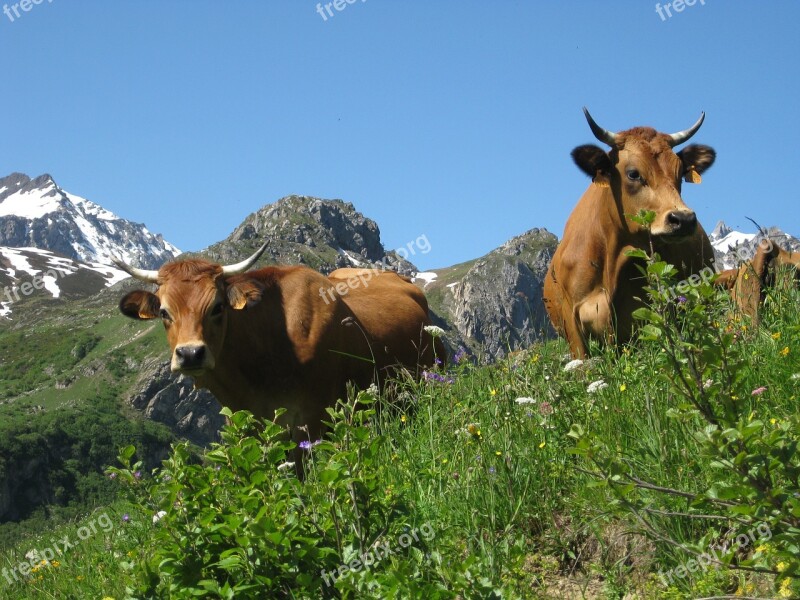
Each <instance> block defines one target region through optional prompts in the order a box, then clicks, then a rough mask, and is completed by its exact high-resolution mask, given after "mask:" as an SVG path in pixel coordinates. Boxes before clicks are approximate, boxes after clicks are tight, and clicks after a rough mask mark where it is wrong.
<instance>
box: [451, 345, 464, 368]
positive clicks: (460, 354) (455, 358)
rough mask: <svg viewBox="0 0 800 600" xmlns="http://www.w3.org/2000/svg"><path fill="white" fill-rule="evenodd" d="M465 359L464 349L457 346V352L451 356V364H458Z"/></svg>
mask: <svg viewBox="0 0 800 600" xmlns="http://www.w3.org/2000/svg"><path fill="white" fill-rule="evenodd" d="M466 358H467V351H466V350H465V349H464V347H463V346H459V347H458V350H457V351H456V353H455V355H453V362H454V363H456V364H459V363H460V362H461V361H463V360H465V359H466Z"/></svg>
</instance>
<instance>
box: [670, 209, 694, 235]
mask: <svg viewBox="0 0 800 600" xmlns="http://www.w3.org/2000/svg"><path fill="white" fill-rule="evenodd" d="M667 223H668V224H669V225H671V226H672V227H673V229H674V232H675V233H691V232H692V231H694V228H695V227H697V215H696V214H695V213H693V212H690V211H681V212H678V211H676V212H671V213H669V214H668V215H667Z"/></svg>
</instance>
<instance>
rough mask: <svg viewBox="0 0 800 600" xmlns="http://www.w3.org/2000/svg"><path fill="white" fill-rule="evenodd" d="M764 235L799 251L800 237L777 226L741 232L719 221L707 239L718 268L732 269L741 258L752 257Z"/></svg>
mask: <svg viewBox="0 0 800 600" xmlns="http://www.w3.org/2000/svg"><path fill="white" fill-rule="evenodd" d="M765 237H768V238H769V239H770V241H771V242H772V243H773V244H777V245H778V246H780V247H781V248H783V249H784V250H790V251H792V252H797V251H800V239H797V238H796V237H794V236H792V235H789V234H788V233H785V232H784V231H782V230H781V229H779V228H778V227H769V228H767V229H765V230H764V231H763V232H758V233H742V232H741V231H736V230H734V229H731V228H730V227H728V226H727V225H726V224H725V223H724V222H723V221H720V222H719V223H717V226H716V227H715V228H714V231H712V232H711V233H710V234H709V236H708V239H709V240H710V241H711V245H712V246H713V247H714V253H715V255H716V259H717V264H718V266H719V267H720V269H732V268H734V267H736V266H738V265H739V264H740V263H741V262H742V261H743V260H748V259H750V258H752V257H753V255H754V254H755V252H756V248H757V247H758V244H759V242H760V241H761V240H762V239H764V238H765Z"/></svg>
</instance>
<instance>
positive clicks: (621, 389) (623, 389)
mask: <svg viewBox="0 0 800 600" xmlns="http://www.w3.org/2000/svg"><path fill="white" fill-rule="evenodd" d="M627 389H628V386H627V385H625V384H624V383H623V384H622V385H621V386H619V391H620V392H624V391H625V390H627Z"/></svg>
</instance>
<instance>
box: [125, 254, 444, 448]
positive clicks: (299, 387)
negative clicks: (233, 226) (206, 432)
mask: <svg viewBox="0 0 800 600" xmlns="http://www.w3.org/2000/svg"><path fill="white" fill-rule="evenodd" d="M265 248H266V244H265V245H264V246H262V247H261V248H260V249H259V250H258V251H257V252H256V253H255V254H254V255H253V256H251V257H250V258H248V259H247V260H245V261H242V262H241V263H238V264H236V265H231V266H225V267H223V266H221V265H218V264H214V263H210V262H207V261H205V260H199V259H188V260H182V261H177V262H171V263H167V264H165V265H163V266H162V267H161V268H160V269H159V270H158V271H144V270H141V269H137V268H134V267H130V266H128V265H126V264H124V263H122V262H121V261H115V262H116V264H117V265H118V266H119V267H120V268H121V269H123V270H125V271H126V272H127V273H129V274H130V275H132V276H134V277H136V278H138V279H140V280H143V281H148V282H152V283H157V284H158V286H159V287H158V289H157V291H156V292H155V293H151V292H148V291H141V290H138V291H134V292H130V293H129V294H127V295H126V296H125V297H124V298H122V300H121V301H120V310H121V311H122V313H123V314H125V315H126V316H129V317H132V318H135V319H154V318H157V317H160V318H161V320H162V321H163V323H164V327H165V329H166V332H167V339H168V341H169V344H170V347H171V349H172V363H171V367H172V370H173V371H176V372H180V373H183V374H185V375H189V376H191V377H193V378H194V380H195V382H196V384H197V386H198V387H203V388H207V389H209V390H210V391H211V392H212V393H213V394H214V396H216V398H217V399H218V400H219V401H220V403H221V404H223V405H224V406H227V407H229V408H230V409H231V410H234V411H237V410H242V409H246V410H249V411H251V412H252V413H253V414H254V415H255V416H257V417H261V418H267V419H271V418H273V415H274V411H275V409H277V408H279V407H283V408H286V409H287V412H286V414H285V415H284V417H283V420H282V422H283V423H285V424H286V425H289V426H290V427H291V431H292V437H293V439H295V441H301V440H308V439H309V438H310V439H312V440H314V439H317V438H319V437H320V435H321V433H322V420H323V419H324V418H327V415H326V412H325V408H326V407H329V406H332V405H334V404H335V402H336V400H337V399H338V398H346V394H347V384H348V383H353V384H355V385H356V386H357V387H359V388H364V387H367V386H369V385H370V383H372V382H377V383H378V384H379V385H382V384H383V382H384V381H385V379H386V378H387V377H388V376H391V375H394V374H397V373H398V371H399V370H401V369H408V370H410V371H411V372H412V373H413V374H414V375H416V376H418V374H419V373H418V372H419V370H420V369H421V368H425V367H430V366H431V365H433V364H434V359H435V355H434V354H436V355H438V356H440V357H442V358H444V348H443V346H442V343H441V341H440V340H438V339H436V340H434V339H432V337H431V335H430V334H429V333H428V332H426V331H425V330H424V329H423V328H424V327H425V326H427V325H429V324H430V319H429V316H428V303H427V301H426V299H425V296H424V295H423V294H422V292H421V291H420V290H419V289H418V288H417V287H416V286H414V285H412V284H410V283H406V282H404V281H403V280H402V279H401V278H400V277H398V276H396V275H395V274H393V273H385V274H384V273H381V274H379V275H377V276H374V277H373V278H371V279H370V280H369V281H368V282H367V285H361V286H353V287H349V286H347V289H346V290H344V293H340V291H339V290H337V287H336V284H338V283H341V281H342V280H340V279H336V278H335V279H329V278H327V277H325V276H323V275H321V274H320V273H317V272H316V271H313V270H311V269H309V268H307V267H303V266H293V267H265V268H263V269H259V270H257V271H251V272H248V273H245V271H247V269H249V268H250V267H251V266H252V265H253V264H254V263H255V262H256V260H258V257H259V256H260V255H261V253H262V252H263V251H264V249H265ZM376 273H377V272H376ZM329 290H332V292H330V293H329ZM434 350H435V353H434ZM305 427H307V428H308V429H307V431H305ZM300 428H303V429H300Z"/></svg>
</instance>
